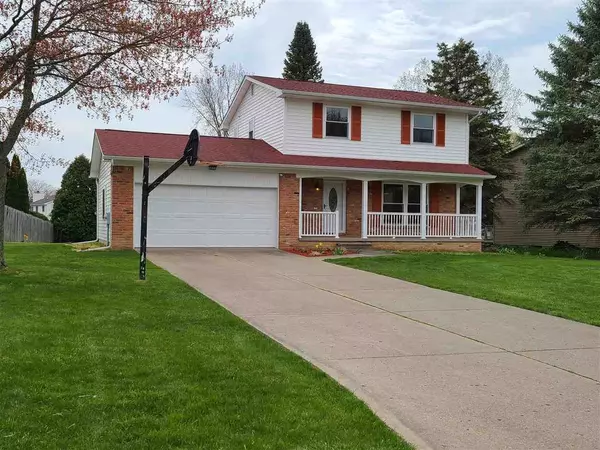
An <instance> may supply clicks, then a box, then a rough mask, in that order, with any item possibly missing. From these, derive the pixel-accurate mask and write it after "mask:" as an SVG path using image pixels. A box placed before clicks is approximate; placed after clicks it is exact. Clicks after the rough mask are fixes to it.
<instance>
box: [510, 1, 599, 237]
mask: <svg viewBox="0 0 600 450" xmlns="http://www.w3.org/2000/svg"><path fill="white" fill-rule="evenodd" d="M577 16H578V19H579V21H578V23H572V22H569V23H568V29H569V32H570V34H569V35H563V36H560V37H559V39H558V43H557V44H556V45H555V44H550V46H549V47H550V60H551V62H552V65H553V66H554V70H553V71H552V72H551V71H547V70H537V75H538V76H539V77H540V78H541V80H542V81H543V82H544V85H545V89H544V90H542V91H541V92H540V94H539V95H538V96H532V95H530V96H528V97H529V99H530V100H531V101H532V102H533V103H534V104H535V106H536V110H535V111H534V112H533V117H532V118H531V119H527V120H524V128H523V131H524V132H525V133H526V134H527V135H529V136H532V138H531V140H530V142H529V144H530V145H531V149H530V151H529V157H528V159H527V169H526V171H525V177H524V180H523V182H522V183H521V184H520V186H519V188H518V193H519V198H520V200H521V203H522V207H523V210H524V212H525V213H526V215H527V217H528V222H527V225H529V226H532V225H541V226H549V227H553V228H554V229H556V230H559V231H565V230H577V229H579V228H581V227H589V228H590V229H592V230H594V231H595V232H598V233H600V0H586V1H584V2H583V3H582V5H581V6H580V7H579V8H578V10H577Z"/></svg>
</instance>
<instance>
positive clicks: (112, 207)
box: [91, 76, 493, 251]
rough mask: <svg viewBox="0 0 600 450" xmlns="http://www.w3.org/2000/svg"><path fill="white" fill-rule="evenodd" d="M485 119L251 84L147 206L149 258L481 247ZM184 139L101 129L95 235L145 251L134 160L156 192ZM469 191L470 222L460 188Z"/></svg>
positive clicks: (410, 99) (414, 104) (389, 97)
mask: <svg viewBox="0 0 600 450" xmlns="http://www.w3.org/2000/svg"><path fill="white" fill-rule="evenodd" d="M480 111H481V109H480V108H477V107H474V106H471V105H468V104H464V103H459V102H456V101H452V100H448V99H445V98H441V97H437V96H434V95H430V94H425V93H417V92H407V91H398V90H391V89H375V88H367V87H356V86H344V85H335V84H328V83H314V82H302V81H290V80H283V79H279V78H268V77H259V76H248V77H246V78H245V80H244V82H243V83H242V85H241V87H240V88H239V90H238V93H237V95H236V98H235V100H234V103H233V105H232V107H231V108H230V110H229V112H228V114H227V116H226V118H225V121H224V123H223V129H225V130H228V132H229V135H230V136H232V137H230V138H217V137H208V136H207V137H205V136H201V137H200V146H199V156H198V158H199V161H198V164H197V165H196V166H195V167H191V168H190V167H187V166H182V167H181V168H179V169H177V170H176V171H175V172H174V173H173V174H172V175H171V176H170V177H169V178H167V179H166V180H165V182H164V183H163V184H161V185H160V186H159V187H158V188H157V189H156V190H154V191H153V192H152V193H151V194H150V203H149V213H148V214H149V219H148V220H149V221H148V241H147V242H148V246H149V247H279V248H294V247H306V246H314V245H315V243H316V242H323V243H326V245H330V246H331V245H336V244H337V243H341V244H342V245H343V244H346V245H348V244H353V243H356V242H361V243H364V242H367V243H371V244H372V246H373V247H376V248H393V249H419V250H421V249H424V250H436V249H448V250H469V251H478V250H480V249H481V232H480V230H481V192H482V184H483V181H484V180H485V179H489V178H493V177H492V176H491V175H489V174H487V173H485V172H483V171H482V170H480V169H477V168H475V167H472V166H470V165H469V120H470V118H472V117H473V116H475V115H476V114H477V113H479V112H480ZM187 138H188V137H187V135H174V134H162V133H144V132H131V131H118V130H96V131H95V135H94V142H93V148H92V169H91V176H92V177H93V178H96V179H97V180H98V181H97V182H98V202H97V204H98V215H97V216H98V236H99V238H100V240H101V241H103V242H110V243H111V246H112V247H113V248H131V247H138V246H139V239H140V236H139V230H140V210H141V207H140V203H141V201H140V199H141V181H142V159H143V156H144V155H147V156H149V157H150V158H151V164H150V179H151V180H154V179H155V178H156V177H157V176H158V175H159V174H160V173H162V172H163V171H164V170H165V169H166V168H167V167H169V165H170V164H172V163H173V162H174V161H175V160H176V159H178V158H179V157H180V156H181V154H182V151H183V148H184V146H185V144H186V142H187ZM467 184H470V185H475V186H476V187H477V189H476V190H477V194H478V195H477V199H478V200H477V205H476V208H475V210H476V212H477V213H476V214H460V211H459V208H458V207H457V205H459V204H460V200H459V198H460V188H461V186H463V185H467Z"/></svg>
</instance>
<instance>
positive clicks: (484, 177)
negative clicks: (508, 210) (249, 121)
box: [104, 155, 496, 180]
mask: <svg viewBox="0 0 600 450" xmlns="http://www.w3.org/2000/svg"><path fill="white" fill-rule="evenodd" d="M104 159H113V160H120V161H131V162H141V160H142V158H141V157H138V156H118V155H104ZM152 159H159V160H161V161H163V162H166V163H170V162H175V161H177V160H176V159H172V158H152ZM215 162H218V163H220V164H221V166H222V167H247V168H263V169H264V168H268V169H282V170H289V169H297V170H313V171H336V172H363V173H374V174H403V175H417V176H418V175H427V176H446V177H458V178H471V179H473V178H476V179H480V180H491V179H494V178H496V176H495V175H490V174H472V173H455V172H432V171H422V170H390V169H370V168H360V167H337V166H315V165H304V164H272V163H252V162H236V161H215Z"/></svg>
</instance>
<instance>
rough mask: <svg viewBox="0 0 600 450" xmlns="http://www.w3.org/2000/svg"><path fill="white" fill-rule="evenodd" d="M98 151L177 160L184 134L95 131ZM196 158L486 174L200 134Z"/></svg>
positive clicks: (472, 169)
mask: <svg viewBox="0 0 600 450" xmlns="http://www.w3.org/2000/svg"><path fill="white" fill-rule="evenodd" d="M96 135H97V136H98V140H99V142H100V148H101V149H102V153H103V154H104V155H106V156H116V157H119V156H121V157H126V158H142V157H144V156H149V157H150V158H158V159H179V158H180V157H181V155H182V151H183V148H184V147H185V144H186V143H187V140H188V136H187V135H183V134H166V133H147V132H140V131H122V130H96ZM198 160H199V161H200V162H204V163H210V162H213V163H224V164H226V163H231V162H236V163H253V164H264V165H269V164H281V165H290V166H314V167H339V168H348V169H377V170H389V171H409V172H433V173H447V174H462V175H476V176H481V175H488V174H487V173H486V172H484V171H483V170H480V169H477V168H476V167H472V166H470V165H468V164H445V163H426V162H410V161H385V160H376V159H356V158H332V157H319V156H298V155H284V154H283V153H281V152H279V151H278V150H276V149H274V148H273V147H271V146H270V145H269V144H267V143H266V142H265V141H263V140H261V139H242V138H219V137H214V136H200V146H199V150H198Z"/></svg>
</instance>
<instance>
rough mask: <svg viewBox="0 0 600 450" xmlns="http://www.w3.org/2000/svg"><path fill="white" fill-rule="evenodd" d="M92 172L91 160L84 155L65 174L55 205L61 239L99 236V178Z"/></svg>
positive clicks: (71, 240)
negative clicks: (97, 233)
mask: <svg viewBox="0 0 600 450" xmlns="http://www.w3.org/2000/svg"><path fill="white" fill-rule="evenodd" d="M89 175H90V161H89V160H88V159H87V158H86V157H85V156H83V155H81V156H78V157H77V158H75V160H74V161H73V162H72V163H71V165H70V166H69V167H68V169H67V170H66V172H65V174H64V175H63V179H62V183H61V185H60V189H59V190H58V192H57V193H56V198H55V199H54V206H53V208H52V223H53V224H54V232H55V237H56V239H57V240H58V242H82V241H92V240H94V239H95V238H96V182H95V180H93V179H91V178H90V176H89Z"/></svg>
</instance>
